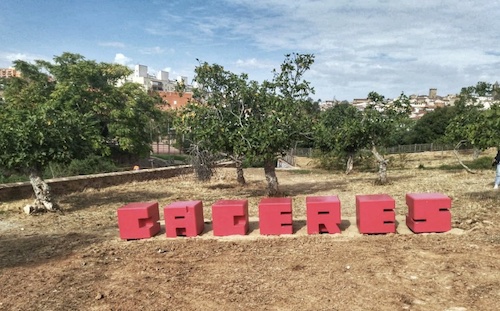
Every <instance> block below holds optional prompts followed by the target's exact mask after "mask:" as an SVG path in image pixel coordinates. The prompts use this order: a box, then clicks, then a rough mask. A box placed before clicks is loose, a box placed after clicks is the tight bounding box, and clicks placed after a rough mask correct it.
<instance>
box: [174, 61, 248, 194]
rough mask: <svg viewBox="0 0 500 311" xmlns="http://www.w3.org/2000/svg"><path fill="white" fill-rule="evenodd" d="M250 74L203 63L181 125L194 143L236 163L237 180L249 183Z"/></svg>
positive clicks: (199, 68)
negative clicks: (246, 168) (245, 132)
mask: <svg viewBox="0 0 500 311" xmlns="http://www.w3.org/2000/svg"><path fill="white" fill-rule="evenodd" d="M247 79H248V77H247V75H246V74H242V75H236V74H234V73H232V72H229V71H226V70H224V68H223V67H222V66H220V65H217V64H214V65H209V64H208V63H206V62H205V63H200V65H199V66H197V67H196V68H195V78H194V80H195V82H196V84H197V87H196V88H195V89H194V94H193V99H192V100H191V101H190V102H189V103H188V105H186V107H185V108H184V109H183V110H182V116H181V118H180V119H178V121H179V122H177V126H178V128H179V129H180V130H181V131H182V132H184V133H185V134H186V135H187V137H188V139H190V140H191V141H192V143H193V144H194V145H195V146H197V147H198V148H201V149H202V150H208V151H210V152H211V153H221V154H223V155H224V156H227V157H229V158H231V159H232V160H233V161H234V162H235V163H236V172H237V181H238V183H240V184H242V185H243V184H245V177H244V173H243V164H242V161H243V157H244V154H245V151H246V149H247V142H246V141H245V139H244V137H243V129H245V128H246V127H248V126H249V125H248V114H249V111H248V109H249V107H251V104H250V103H249V101H251V100H252V99H251V98H250V92H251V90H250V85H249V84H248V82H247Z"/></svg>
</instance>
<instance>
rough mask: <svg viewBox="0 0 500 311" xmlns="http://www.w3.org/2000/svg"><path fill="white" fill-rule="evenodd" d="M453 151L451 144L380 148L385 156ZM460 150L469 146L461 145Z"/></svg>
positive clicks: (453, 147)
mask: <svg viewBox="0 0 500 311" xmlns="http://www.w3.org/2000/svg"><path fill="white" fill-rule="evenodd" d="M453 149H455V145H451V144H433V143H431V144H412V145H399V146H393V147H388V148H380V151H381V152H383V153H386V154H394V153H416V152H424V151H448V150H453ZM459 149H461V150H464V149H471V148H470V146H467V145H461V146H460V148H459Z"/></svg>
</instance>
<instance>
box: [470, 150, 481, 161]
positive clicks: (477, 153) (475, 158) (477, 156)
mask: <svg viewBox="0 0 500 311" xmlns="http://www.w3.org/2000/svg"><path fill="white" fill-rule="evenodd" d="M480 154H481V149H478V148H474V153H473V154H472V159H473V160H477V159H479V155H480Z"/></svg>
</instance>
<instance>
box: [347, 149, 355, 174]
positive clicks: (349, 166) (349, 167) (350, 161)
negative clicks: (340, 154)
mask: <svg viewBox="0 0 500 311" xmlns="http://www.w3.org/2000/svg"><path fill="white" fill-rule="evenodd" d="M353 167H354V154H353V153H349V155H348V156H347V165H346V170H345V174H346V175H349V173H350V172H352V168H353Z"/></svg>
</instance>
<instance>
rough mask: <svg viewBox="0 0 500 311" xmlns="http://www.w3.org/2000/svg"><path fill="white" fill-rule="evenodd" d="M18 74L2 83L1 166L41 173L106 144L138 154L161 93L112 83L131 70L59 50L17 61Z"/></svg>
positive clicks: (104, 150) (146, 143) (145, 146)
mask: <svg viewBox="0 0 500 311" xmlns="http://www.w3.org/2000/svg"><path fill="white" fill-rule="evenodd" d="M14 64H15V68H16V70H18V71H20V72H21V73H22V76H21V77H14V78H9V79H5V80H4V81H3V83H2V84H3V87H4V97H5V102H4V103H3V104H2V105H0V119H1V120H2V122H1V123H0V165H2V166H4V167H5V168H8V169H16V170H26V171H30V170H41V169H42V168H43V167H44V166H45V165H47V164H48V163H49V162H61V163H65V162H69V161H70V160H72V159H75V158H83V157H86V156H88V155H89V154H94V153H99V154H109V153H110V150H111V148H112V147H115V148H118V149H121V150H126V151H129V152H131V153H136V154H141V153H142V154H144V153H147V152H148V151H149V149H150V141H151V124H152V122H154V121H152V120H155V119H160V111H159V110H158V109H157V108H156V106H155V105H156V104H157V103H159V102H160V101H159V97H154V96H149V95H148V94H146V93H145V91H144V90H143V89H142V88H141V87H140V86H139V85H138V84H131V83H125V84H123V85H122V86H117V82H118V81H120V80H121V79H123V78H124V77H125V76H127V75H128V74H130V70H129V69H128V68H126V67H124V66H121V65H117V64H107V63H96V62H95V61H90V60H86V59H85V58H84V57H83V56H81V55H78V54H71V53H64V54H62V55H61V56H57V57H55V58H54V61H53V62H52V63H51V62H46V61H35V62H34V63H33V64H31V63H27V62H24V61H20V60H18V61H15V62H14Z"/></svg>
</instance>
